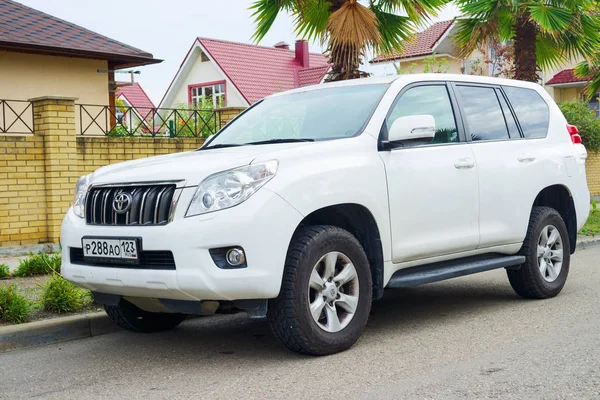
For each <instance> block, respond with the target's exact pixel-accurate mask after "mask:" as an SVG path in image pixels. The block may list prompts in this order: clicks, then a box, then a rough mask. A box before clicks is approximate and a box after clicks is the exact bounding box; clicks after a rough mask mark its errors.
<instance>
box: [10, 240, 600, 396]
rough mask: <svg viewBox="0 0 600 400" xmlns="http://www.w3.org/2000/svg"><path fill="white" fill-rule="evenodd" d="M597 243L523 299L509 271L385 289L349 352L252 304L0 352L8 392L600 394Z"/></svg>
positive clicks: (599, 250) (599, 256)
mask: <svg viewBox="0 0 600 400" xmlns="http://www.w3.org/2000/svg"><path fill="white" fill-rule="evenodd" d="M599 268H600V247H595V248H592V249H588V250H579V251H578V252H577V253H576V254H575V256H574V258H573V263H572V266H571V273H570V276H569V279H568V281H567V285H566V286H565V288H564V290H563V292H562V293H561V294H560V295H559V296H558V297H557V298H554V299H550V300H542V301H530V300H529V301H528V300H522V299H520V298H518V297H517V296H516V295H515V294H514V293H513V291H512V289H511V288H510V285H509V284H508V280H507V279H506V275H505V272H504V271H503V270H497V271H491V272H487V273H483V274H479V275H475V276H470V277H465V278H460V279H455V280H451V281H446V282H442V283H439V284H431V285H426V286H422V287H418V288H412V289H404V290H395V291H388V292H386V295H385V297H384V299H383V300H381V301H379V302H377V303H376V304H374V307H373V313H372V315H371V318H370V320H369V324H368V326H367V329H366V331H365V333H364V335H363V337H362V338H361V340H360V341H359V342H358V343H357V344H356V345H355V346H354V347H353V348H352V349H350V350H349V351H346V352H344V353H342V354H337V355H334V356H329V357H321V358H315V357H306V356H299V355H296V354H293V353H290V352H288V351H287V350H285V349H284V348H282V347H281V346H280V345H279V344H278V343H277V342H276V340H275V338H274V337H273V336H272V335H271V333H270V332H269V329H268V326H267V324H266V323H265V322H262V321H251V320H248V319H246V318H245V316H244V315H242V314H238V315H229V316H214V317H206V318H200V319H195V320H190V321H186V322H185V323H184V324H182V325H181V326H180V327H179V328H177V329H176V330H174V331H171V332H166V333H160V334H154V335H142V334H133V333H129V332H118V333H114V334H109V335H104V336H98V337H94V338H89V339H83V340H78V341H73V342H68V343H62V344H58V345H50V346H45V347H40V348H36V349H30V350H20V351H15V352H11V353H5V354H2V355H0V398H2V399H5V398H6V399H19V398H30V397H35V398H49V399H67V398H69V399H79V398H85V399H96V398H106V399H112V400H114V399H121V398H127V399H174V398H194V399H200V398H202V399H263V398H269V399H277V398H282V399H304V398H311V399H327V400H335V399H344V400H347V399H354V398H358V399H415V398H427V399H440V398H453V399H454V398H459V399H462V398H500V399H537V398H539V399H553V398H556V399H563V398H564V399H571V398H572V399H590V398H599V399H600V360H599V359H600V322H599V317H600V304H598V303H599V300H600V296H599V294H600V272H599Z"/></svg>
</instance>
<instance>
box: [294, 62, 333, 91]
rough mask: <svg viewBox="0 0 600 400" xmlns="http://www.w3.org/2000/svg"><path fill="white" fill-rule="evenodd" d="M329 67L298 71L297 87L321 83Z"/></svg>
mask: <svg viewBox="0 0 600 400" xmlns="http://www.w3.org/2000/svg"><path fill="white" fill-rule="evenodd" d="M329 68H330V67H329V65H325V66H323V67H313V68H305V69H301V70H298V86H299V87H300V86H308V85H315V84H317V83H321V81H322V80H323V78H324V77H325V74H327V71H329Z"/></svg>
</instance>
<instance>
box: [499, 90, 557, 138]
mask: <svg viewBox="0 0 600 400" xmlns="http://www.w3.org/2000/svg"><path fill="white" fill-rule="evenodd" d="M504 93H506V96H507V97H508V101H509V102H510V104H511V105H512V107H513V110H515V114H516V115H517V119H518V120H519V124H520V125H521V129H522V130H523V136H525V137H526V138H530V139H531V138H543V137H546V135H547V133H548V126H549V125H550V111H549V110H548V105H547V104H546V102H545V101H544V99H542V97H541V96H540V95H539V94H538V93H537V92H536V91H535V90H533V89H526V88H518V87H512V86H504Z"/></svg>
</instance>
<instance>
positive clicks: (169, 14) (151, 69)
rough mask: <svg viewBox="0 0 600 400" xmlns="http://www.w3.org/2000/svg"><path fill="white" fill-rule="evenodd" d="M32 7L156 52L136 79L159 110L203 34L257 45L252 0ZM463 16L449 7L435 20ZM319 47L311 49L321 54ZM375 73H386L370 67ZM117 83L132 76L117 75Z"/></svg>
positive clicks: (84, 1)
mask: <svg viewBox="0 0 600 400" xmlns="http://www.w3.org/2000/svg"><path fill="white" fill-rule="evenodd" d="M17 1H18V2H20V3H22V4H25V5H26V6H29V7H32V8H35V9H38V10H41V11H43V12H45V13H48V14H51V15H54V16H56V17H59V18H62V19H64V20H67V21H69V22H72V23H75V24H77V25H81V26H83V27H85V28H87V29H90V30H92V31H94V32H97V33H100V34H102V35H105V36H108V37H110V38H112V39H115V40H118V41H120V42H123V43H126V44H128V45H131V46H134V47H137V48H140V49H142V50H144V51H147V52H149V53H152V54H153V55H154V57H155V58H158V59H162V60H164V61H163V62H162V63H160V64H155V65H150V66H144V67H139V68H136V70H139V71H141V74H140V75H136V81H137V82H139V83H140V84H141V85H142V87H143V88H144V90H145V91H146V92H147V93H148V95H149V96H150V98H151V100H152V101H153V102H154V103H155V104H156V105H157V106H158V103H159V102H160V100H161V98H162V96H163V95H164V93H165V91H166V90H167V87H168V86H169V83H170V82H171V80H172V79H173V77H174V76H175V73H176V72H177V70H178V69H179V66H180V65H181V62H182V61H183V58H184V57H185V55H186V53H187V51H188V50H189V48H190V47H191V46H192V43H193V42H194V39H195V38H196V37H198V36H203V37H208V38H214V39H223V40H231V41H236V42H244V43H251V37H252V33H253V29H254V26H253V21H252V17H251V12H250V11H249V10H248V7H249V6H250V4H251V3H252V0H221V1H219V0H102V1H98V0H17ZM456 15H457V11H456V9H455V8H454V7H453V6H449V7H447V8H446V9H444V10H442V12H441V13H440V14H439V15H438V17H437V18H435V20H444V19H449V18H452V17H454V16H456ZM296 39H298V38H297V37H296V36H295V35H294V30H293V21H292V19H291V18H290V17H289V16H287V15H285V14H280V16H279V17H278V19H277V20H276V21H275V24H274V25H273V27H272V28H271V30H270V31H269V33H268V34H267V35H266V36H265V38H264V39H263V40H262V41H261V42H260V43H259V44H260V45H264V46H271V45H274V44H275V43H277V42H279V41H282V40H283V41H285V42H287V43H289V44H293V43H294V41H295V40H296ZM323 50H324V49H323V48H321V46H320V45H319V43H311V44H310V51H311V52H317V53H321V52H322V51H323ZM364 69H365V70H367V71H369V72H373V73H374V74H376V75H378V74H382V73H383V72H382V71H383V70H381V69H380V70H378V69H377V68H373V67H369V66H366V68H364ZM116 79H117V80H129V75H121V74H117V76H116Z"/></svg>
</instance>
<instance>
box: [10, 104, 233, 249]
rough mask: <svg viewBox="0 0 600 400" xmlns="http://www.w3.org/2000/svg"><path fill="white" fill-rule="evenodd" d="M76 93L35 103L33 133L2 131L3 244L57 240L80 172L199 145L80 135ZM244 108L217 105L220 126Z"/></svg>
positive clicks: (188, 140)
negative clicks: (77, 124) (22, 133)
mask: <svg viewBox="0 0 600 400" xmlns="http://www.w3.org/2000/svg"><path fill="white" fill-rule="evenodd" d="M75 100H76V99H72V98H63V97H44V98H37V99H32V100H30V101H31V102H32V104H33V131H34V134H33V135H0V247H4V246H20V245H29V244H38V243H47V242H50V243H58V241H59V238H60V224H61V221H62V218H63V216H64V215H65V213H66V212H67V210H68V209H69V207H70V204H71V201H72V200H73V189H74V188H75V183H76V182H77V178H78V177H79V176H81V175H84V174H87V173H91V172H93V171H94V170H96V169H98V168H100V167H102V166H104V165H108V164H113V163H117V162H121V161H127V160H133V159H137V158H143V157H150V156H154V155H161V154H169V153H175V152H181V151H190V150H194V149H197V148H198V147H200V146H201V145H202V143H204V139H202V138H162V137H156V138H142V137H133V138H111V137H105V136H86V135H83V136H81V135H77V134H76V130H75V126H76V124H75V110H74V108H75V105H74V101H75ZM242 110H243V109H241V108H224V109H221V110H219V121H220V127H222V126H224V125H225V124H226V123H227V122H229V121H230V120H231V119H233V118H234V117H235V116H236V115H238V114H239V113H240V112H241V111H242Z"/></svg>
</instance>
